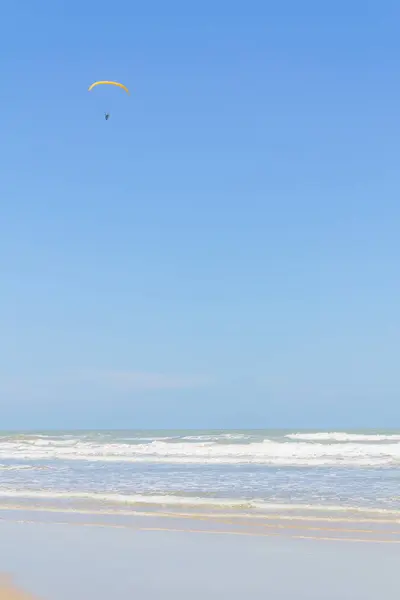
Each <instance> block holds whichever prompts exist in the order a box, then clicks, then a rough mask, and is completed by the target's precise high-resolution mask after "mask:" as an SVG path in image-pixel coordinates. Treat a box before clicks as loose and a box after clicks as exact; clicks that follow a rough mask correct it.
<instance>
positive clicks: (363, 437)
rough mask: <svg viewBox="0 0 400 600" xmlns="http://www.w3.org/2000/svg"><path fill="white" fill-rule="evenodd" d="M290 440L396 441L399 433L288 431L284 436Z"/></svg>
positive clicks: (399, 439) (398, 438)
mask: <svg viewBox="0 0 400 600" xmlns="http://www.w3.org/2000/svg"><path fill="white" fill-rule="evenodd" d="M285 437H286V438H288V439H291V440H302V441H308V442H312V441H318V442H396V441H397V442H398V441H400V435H399V434H380V433H371V434H365V433H345V432H336V431H333V432H320V433H290V434H288V435H286V436H285Z"/></svg>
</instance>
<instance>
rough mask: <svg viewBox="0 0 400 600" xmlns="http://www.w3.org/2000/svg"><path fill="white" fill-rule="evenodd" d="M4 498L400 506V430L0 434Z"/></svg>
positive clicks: (0, 499) (173, 504) (255, 506)
mask: <svg viewBox="0 0 400 600" xmlns="http://www.w3.org/2000/svg"><path fill="white" fill-rule="evenodd" d="M0 503H2V504H4V503H13V504H16V503H31V504H32V503H35V504H46V505H51V506H57V505H59V504H60V503H64V504H65V503H68V504H71V505H76V504H78V503H89V504H90V505H91V506H99V505H101V506H104V505H107V506H110V507H113V509H118V508H122V507H123V508H124V509H126V508H127V507H130V508H132V509H134V508H141V509H143V507H145V508H148V509H151V510H157V508H162V509H165V508H166V507H167V508H169V509H177V508H179V509H182V508H186V509H189V508H193V507H196V508H197V509H200V508H204V507H208V508H211V507H213V508H219V509H221V510H223V509H230V510H231V509H234V508H236V509H237V510H242V509H246V510H256V511H263V510H271V509H273V508H279V509H280V510H284V509H285V508H286V509H293V508H294V507H303V508H305V507H312V508H317V509H320V508H321V507H330V509H333V510H340V509H343V508H346V507H351V508H356V509H369V510H370V509H374V510H377V511H400V431H349V432H324V431H320V432H315V431H314V432H296V431H289V430H287V431H284V430H281V431H274V430H257V431H239V430H238V431H118V432H113V431H108V432H107V431H92V432H67V431H64V432H57V433H55V432H35V433H33V432H30V433H24V432H19V433H15V432H8V433H7V432H3V433H0Z"/></svg>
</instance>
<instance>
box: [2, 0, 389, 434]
mask: <svg viewBox="0 0 400 600" xmlns="http://www.w3.org/2000/svg"><path fill="white" fill-rule="evenodd" d="M399 19H400V5H399V3H398V2H397V3H396V2H385V1H384V0H382V1H381V2H370V3H368V2H365V1H363V2H361V1H351V0H347V1H344V0H338V1H336V2H334V3H328V2H321V1H320V0H318V1H317V0H315V1H307V0H305V1H303V2H298V1H296V0H291V1H284V0H282V1H279V2H268V1H267V0H264V1H263V2H261V1H260V2H249V3H244V2H242V3H235V2H225V1H224V0H223V1H219V2H218V1H215V0H214V1H213V2H211V0H204V1H203V2H201V3H188V2H177V1H175V0H170V1H169V2H162V1H161V0H155V1H153V2H150V1H149V2H147V3H140V4H139V3H136V2H133V1H132V0H114V2H103V1H102V0H100V1H96V2H94V1H92V0H88V1H86V2H82V0H81V1H79V2H78V0H71V1H69V2H67V3H65V2H60V1H57V0H51V1H50V0H43V1H42V2H33V1H32V0H29V1H28V0H20V1H18V2H11V1H9V2H6V4H5V6H4V7H2V14H1V22H0V66H1V73H2V91H1V95H0V106H1V116H2V128H1V144H0V206H1V218H0V259H1V279H0V409H1V411H0V428H7V427H10V428H25V427H32V428H37V427H40V428H49V427H60V428H68V427H84V428H85V427H106V428H112V427H164V426H165V427H223V426H226V427H247V426H254V427H271V426H288V427H317V428H319V427H324V428H326V427H329V428H331V427H344V428H345V427H355V426H371V427H374V426H377V427H378V426H379V427H383V426H387V427H390V426H393V427H394V426H396V425H397V426H398V425H399V423H400V402H399V400H400V376H399V373H400V369H399V343H400V266H399V259H400V200H399V199H400V168H399V165H400V162H399V157H400V110H399V106H400V77H399V64H400V37H399V35H398V23H399ZM96 79H116V80H120V81H122V82H124V83H125V84H126V85H128V86H129V88H130V89H131V92H132V95H131V96H130V97H128V96H127V95H125V94H124V93H123V92H122V91H121V90H117V89H114V88H113V89H110V88H107V89H105V88H102V89H100V88H97V89H96V90H94V91H93V92H92V93H90V94H89V93H88V92H87V87H88V85H90V83H91V82H93V81H95V80H96ZM106 110H110V111H111V118H110V120H109V121H108V122H106V121H105V120H104V116H103V113H104V111H106Z"/></svg>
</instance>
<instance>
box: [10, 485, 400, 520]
mask: <svg viewBox="0 0 400 600" xmlns="http://www.w3.org/2000/svg"><path fill="white" fill-rule="evenodd" d="M0 498H3V499H8V500H17V499H20V500H44V501H49V502H50V503H51V501H56V502H57V501H67V502H68V501H72V502H73V503H74V504H76V503H77V502H79V501H82V502H89V503H101V504H103V505H104V504H108V505H115V506H121V505H125V506H131V507H135V506H136V507H139V506H149V507H150V506H154V507H158V508H165V507H167V508H168V507H169V508H171V509H172V508H185V507H186V508H194V507H197V508H202V507H203V508H207V507H208V508H214V509H220V510H223V509H225V510H232V509H236V510H239V509H240V510H253V511H257V512H260V513H266V514H267V513H273V512H274V511H278V512H279V513H282V512H292V513H294V512H315V513H320V512H328V513H335V512H336V513H337V512H339V513H343V512H353V513H373V514H377V515H378V514H380V515H394V516H397V517H399V516H400V511H399V510H396V509H387V508H374V507H368V506H364V507H360V506H357V507H354V506H350V505H349V506H346V505H330V504H329V505H328V504H326V505H324V504H299V503H291V504H286V503H276V502H267V501H264V500H262V499H251V500H245V499H233V498H217V497H215V498H204V497H192V496H174V495H172V494H171V495H168V494H160V495H155V494H154V495H145V494H118V493H114V494H113V493H96V492H55V491H46V490H14V489H3V490H0Z"/></svg>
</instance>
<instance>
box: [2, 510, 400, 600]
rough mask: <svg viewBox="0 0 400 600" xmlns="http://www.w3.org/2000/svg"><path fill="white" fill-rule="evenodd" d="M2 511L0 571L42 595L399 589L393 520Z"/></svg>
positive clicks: (344, 594) (392, 592) (318, 594)
mask: <svg viewBox="0 0 400 600" xmlns="http://www.w3.org/2000/svg"><path fill="white" fill-rule="evenodd" d="M0 518H1V520H0V540H1V542H0V570H1V572H3V573H4V574H6V575H8V576H9V577H11V578H12V582H13V584H14V585H15V586H17V588H18V589H21V590H23V591H24V592H29V594H32V595H33V596H34V597H36V598H41V599H42V600H67V599H68V600H69V599H71V598H74V600H80V599H87V598H96V600H103V599H104V600H108V599H109V598H111V597H113V598H127V597H132V598H141V599H142V598H143V599H148V600H153V599H154V600H155V599H156V598H174V599H177V598H178V599H179V598H182V599H183V598H187V597H190V598H193V599H194V600H196V599H200V598H204V597H207V598H221V597H224V598H227V597H229V598H234V599H235V598H238V599H239V598H242V597H247V598H248V597H254V598H258V597H259V598H265V597H271V598H274V599H275V598H282V599H289V598H299V599H304V600H306V599H307V600H312V599H315V600H317V599H321V598H324V599H327V600H329V599H332V600H339V599H340V600H343V599H346V598H348V599H349V600H350V599H352V600H357V599H360V600H369V599H371V600H372V599H375V598H378V597H379V598H385V599H391V598H393V599H395V598H397V597H398V590H399V585H400V578H399V575H398V560H399V555H400V524H399V523H398V522H397V521H390V520H386V521H385V520H382V521H379V522H377V521H376V520H374V519H370V520H368V519H367V520H364V521H362V522H359V521H355V522H353V523H352V522H351V521H349V520H344V521H340V519H337V520H333V521H332V520H330V521H329V520H312V521H307V522H305V521H298V520H284V521H282V520H280V519H279V518H277V519H276V518H275V517H272V518H271V519H267V520H265V519H262V520H257V519H253V520H252V521H251V522H249V520H246V519H241V520H238V519H234V518H224V519H222V518H215V519H210V518H202V519H199V518H197V519H196V518H182V517H179V516H175V517H166V516H163V517H138V516H131V517H123V516H119V517H117V516H116V515H109V514H104V515H101V514H97V515H92V516H90V515H88V514H76V513H62V512H53V513H49V512H47V511H41V510H32V511H26V510H24V511H21V510H14V511H12V510H3V511H1V514H0ZM24 597H25V596H18V595H16V594H14V593H13V592H12V591H11V590H5V591H3V592H2V593H1V595H0V599H1V600H18V598H21V600H23V598H24Z"/></svg>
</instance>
